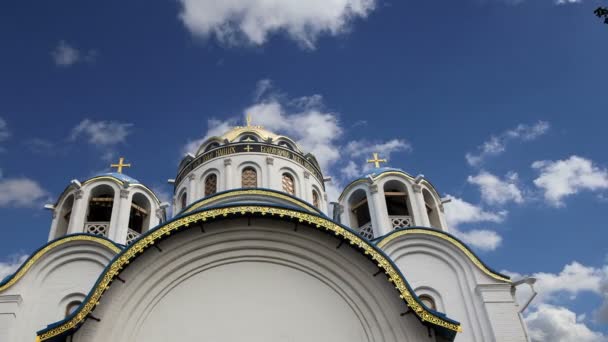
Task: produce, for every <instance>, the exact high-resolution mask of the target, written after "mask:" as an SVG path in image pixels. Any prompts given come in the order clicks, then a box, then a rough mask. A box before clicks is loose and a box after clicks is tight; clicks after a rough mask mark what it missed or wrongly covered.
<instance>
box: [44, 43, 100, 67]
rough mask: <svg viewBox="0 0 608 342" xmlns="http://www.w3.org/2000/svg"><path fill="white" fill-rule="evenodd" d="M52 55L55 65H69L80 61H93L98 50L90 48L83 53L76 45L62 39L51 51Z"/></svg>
mask: <svg viewBox="0 0 608 342" xmlns="http://www.w3.org/2000/svg"><path fill="white" fill-rule="evenodd" d="M51 57H52V58H53V62H55V65H57V66H60V67H69V66H71V65H74V64H76V63H78V62H83V61H84V62H93V61H94V60H95V58H97V52H96V51H95V50H88V51H87V52H84V53H83V52H81V51H79V50H78V49H77V48H75V47H74V46H71V45H69V44H68V43H67V42H66V41H64V40H61V41H59V43H58V44H57V46H56V47H55V48H54V49H53V51H51Z"/></svg>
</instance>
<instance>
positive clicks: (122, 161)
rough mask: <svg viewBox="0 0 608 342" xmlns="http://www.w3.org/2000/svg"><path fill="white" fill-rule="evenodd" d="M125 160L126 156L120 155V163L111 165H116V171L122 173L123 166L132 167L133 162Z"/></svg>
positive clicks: (111, 165)
mask: <svg viewBox="0 0 608 342" xmlns="http://www.w3.org/2000/svg"><path fill="white" fill-rule="evenodd" d="M124 161H125V158H123V157H120V158H119V159H118V164H110V167H115V168H116V172H118V173H122V168H123V167H131V164H125V163H124Z"/></svg>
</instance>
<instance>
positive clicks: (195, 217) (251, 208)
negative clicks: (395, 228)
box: [38, 205, 461, 341]
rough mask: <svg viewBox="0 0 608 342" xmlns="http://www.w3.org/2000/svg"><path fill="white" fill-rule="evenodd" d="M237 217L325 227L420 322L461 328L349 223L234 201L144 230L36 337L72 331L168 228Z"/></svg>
mask: <svg viewBox="0 0 608 342" xmlns="http://www.w3.org/2000/svg"><path fill="white" fill-rule="evenodd" d="M237 217H245V218H251V217H266V218H272V219H273V220H278V221H280V222H291V223H294V230H297V229H298V227H308V228H310V229H313V230H316V231H321V232H327V233H329V234H330V235H333V236H335V237H337V238H338V239H340V240H341V241H343V242H348V243H349V244H350V245H351V247H352V248H353V249H354V250H356V251H358V252H359V253H361V254H362V255H364V256H365V257H366V258H368V259H370V260H372V261H373V262H374V263H375V264H376V265H377V266H378V268H380V271H379V272H378V273H381V272H384V273H385V274H386V276H387V278H388V281H389V282H390V283H392V284H391V285H390V286H391V287H394V288H395V289H396V290H397V291H398V294H397V295H398V296H399V298H400V299H401V300H403V301H404V302H405V303H404V304H405V305H407V306H408V307H409V309H410V311H408V312H411V313H413V315H415V317H417V318H418V319H419V320H420V321H421V322H422V323H423V324H426V325H429V326H432V327H434V328H436V330H437V331H438V332H439V333H441V334H442V335H444V336H446V337H448V338H450V339H451V338H453V337H454V336H455V333H456V332H457V331H460V329H461V328H460V324H459V323H458V322H455V321H453V320H451V319H449V318H447V317H445V316H444V315H442V314H440V313H437V312H435V311H432V310H429V309H428V308H426V307H425V306H424V305H423V304H422V303H421V302H420V301H419V299H418V298H417V296H416V295H415V293H414V292H413V291H412V289H411V288H410V286H409V285H408V283H407V281H406V280H405V278H404V277H403V275H402V274H401V273H400V271H399V269H398V268H397V267H396V266H395V265H394V264H393V263H392V261H391V260H390V259H389V258H388V257H387V256H386V255H385V254H384V253H383V252H382V251H381V250H380V249H378V248H377V247H376V246H374V245H373V244H371V243H369V242H368V241H366V240H365V239H364V238H362V237H361V236H359V235H358V234H356V233H355V232H353V231H351V230H350V229H348V228H346V227H344V226H341V225H339V224H337V223H335V222H333V221H330V220H329V219H327V218H325V217H322V216H320V215H318V214H312V213H307V212H302V211H297V210H294V209H291V208H285V207H275V206H261V205H241V206H239V205H237V206H227V207H217V208H208V209H206V210H202V211H197V212H192V213H188V214H184V215H183V216H181V217H178V218H176V219H175V220H173V221H171V222H169V223H166V224H164V225H162V226H159V227H158V228H156V229H153V230H151V231H149V232H148V233H146V234H144V235H143V236H142V237H140V238H139V239H138V240H137V241H135V242H134V243H133V244H132V245H131V246H129V247H128V248H127V249H125V250H124V251H123V252H122V253H121V254H119V255H117V256H116V257H115V259H114V260H113V261H112V263H110V264H109V265H108V267H107V268H106V270H105V271H104V273H103V274H101V276H100V277H99V279H98V281H97V284H96V285H95V287H94V288H93V289H92V290H91V292H90V293H89V295H88V296H87V298H86V300H85V302H84V303H83V305H81V307H80V308H79V309H78V310H77V311H76V312H75V313H74V314H72V315H71V316H69V317H67V318H66V319H65V320H64V321H60V322H57V323H55V324H52V325H50V326H49V327H48V328H46V329H43V330H41V331H39V332H38V338H39V339H40V340H41V341H47V340H52V339H54V338H57V337H60V336H62V335H65V334H68V333H73V331H74V330H76V329H78V328H79V327H80V326H81V325H82V324H83V323H84V320H85V319H86V318H87V317H89V315H91V314H92V311H93V309H94V308H95V307H96V306H97V305H98V304H99V303H100V301H101V299H102V296H103V295H104V293H105V292H106V291H107V290H108V289H109V288H110V287H111V286H112V285H113V284H114V283H113V281H114V280H116V279H119V280H120V277H119V275H120V274H121V272H122V271H123V269H124V268H125V267H127V266H128V265H129V264H130V263H132V262H133V261H134V260H135V259H136V258H138V256H140V255H142V254H143V253H144V252H145V251H146V250H148V249H150V248H151V247H157V248H158V249H159V251H162V249H160V247H158V246H157V244H158V242H160V241H162V240H165V239H167V238H169V237H170V236H171V235H172V234H175V233H178V232H182V231H187V230H190V229H191V228H192V227H197V228H198V227H200V229H201V233H204V228H203V226H202V225H203V224H208V223H214V222H215V221H217V220H221V219H224V218H227V219H234V218H237ZM341 245H342V242H340V244H339V245H338V246H337V247H336V248H339V246H341ZM123 281H124V280H123ZM404 314H405V313H404Z"/></svg>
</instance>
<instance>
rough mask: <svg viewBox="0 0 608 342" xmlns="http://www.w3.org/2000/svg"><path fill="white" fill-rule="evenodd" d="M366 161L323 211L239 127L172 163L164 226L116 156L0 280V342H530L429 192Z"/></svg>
mask: <svg viewBox="0 0 608 342" xmlns="http://www.w3.org/2000/svg"><path fill="white" fill-rule="evenodd" d="M380 152H381V151H380ZM369 162H372V163H374V166H375V168H373V169H372V170H371V171H369V172H368V173H367V174H365V175H362V176H361V177H360V178H358V179H356V180H354V181H352V182H351V183H350V184H348V185H347V186H346V187H345V188H344V189H343V191H342V194H341V195H340V197H339V199H338V202H337V203H328V200H327V195H326V192H325V182H327V181H328V179H325V178H324V176H323V172H322V170H321V169H320V167H319V164H318V163H317V161H316V159H315V157H314V156H313V155H312V154H310V153H307V152H306V151H302V150H301V149H300V147H299V146H298V144H297V143H296V142H294V141H293V140H292V139H290V138H288V137H285V136H281V135H277V134H274V133H272V132H269V131H268V130H266V129H264V128H263V127H260V126H252V125H251V124H250V120H248V123H247V125H246V126H240V127H235V128H233V129H231V130H230V131H228V132H226V133H225V134H224V135H222V136H219V137H213V138H210V139H208V140H207V141H205V142H204V143H202V145H201V146H200V147H199V149H198V151H197V152H196V153H195V154H189V155H187V156H186V157H185V158H184V159H183V160H182V161H181V163H180V164H179V167H178V171H177V175H176V177H175V179H174V180H170V181H171V183H173V184H174V197H173V203H172V206H173V208H172V209H173V210H172V212H173V214H174V215H173V217H172V218H169V217H167V213H166V209H167V207H168V206H169V205H170V204H169V203H161V202H160V200H159V199H158V197H157V196H156V195H155V194H154V192H153V191H152V190H151V189H150V188H149V187H147V186H145V185H144V184H142V183H140V182H139V181H137V180H136V179H135V178H131V177H129V176H127V175H126V174H124V173H123V167H127V166H130V165H129V164H124V160H123V159H122V158H121V160H120V162H119V163H118V164H115V165H113V167H116V168H117V170H116V172H112V173H106V174H101V175H98V176H96V177H93V178H91V179H87V180H72V181H71V182H70V184H69V185H68V186H67V187H66V188H65V190H64V191H63V193H61V194H60V195H59V197H58V198H57V201H56V203H55V204H53V205H47V209H50V210H51V211H52V214H53V216H52V217H53V219H52V223H51V226H50V233H49V237H48V243H47V244H45V245H43V246H41V247H40V248H39V249H38V250H36V251H33V252H32V253H31V255H30V256H29V258H28V259H27V260H26V261H25V263H24V264H23V265H21V266H20V268H19V269H18V270H17V271H16V272H15V273H14V274H12V275H9V276H8V277H6V278H5V279H3V280H0V341H2V342H34V341H49V342H50V341H53V342H55V341H73V342H106V341H129V342H130V341H135V342H144V341H145V342H165V341H208V342H241V341H247V342H269V341H273V342H310V341H328V342H355V341H357V342H358V341H361V342H363V341H366V342H372V341H373V342H397V341H400V342H412V341H429V342H430V341H432V342H445V341H458V342H461V341H462V342H490V341H500V342H507V341H508V342H525V341H529V338H528V336H527V332H526V327H525V324H524V322H523V319H522V315H521V313H520V311H521V309H522V307H521V306H519V305H518V304H517V302H516V301H515V299H514V298H515V291H516V285H517V284H516V283H513V282H512V281H511V280H510V279H509V277H508V276H506V275H503V274H500V273H498V272H496V271H495V270H493V269H492V268H490V267H489V266H488V265H486V264H485V263H484V262H483V261H481V259H479V257H478V256H476V255H475V253H474V252H473V251H472V250H471V249H470V248H469V247H467V246H466V245H465V244H464V243H463V242H462V241H460V240H458V239H457V238H456V237H454V236H452V235H450V233H449V227H448V226H447V224H446V220H445V216H444V203H445V205H449V204H447V203H446V202H445V201H442V199H441V197H440V196H439V193H438V191H437V190H436V189H435V188H434V187H433V185H432V184H431V183H430V181H429V180H428V179H426V178H424V177H423V176H417V177H412V176H411V175H410V174H408V173H407V172H405V171H402V170H399V169H395V168H388V167H381V166H380V162H385V160H382V159H380V158H379V156H378V154H374V157H373V158H372V159H371V160H369Z"/></svg>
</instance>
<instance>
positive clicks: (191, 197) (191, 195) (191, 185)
mask: <svg viewBox="0 0 608 342" xmlns="http://www.w3.org/2000/svg"><path fill="white" fill-rule="evenodd" d="M195 178H196V176H195V175H194V174H193V173H191V174H189V175H188V195H187V198H186V199H187V201H186V203H187V204H188V205H190V204H192V203H194V201H196V200H197V199H198V197H197V194H196V193H197V191H196V182H195V181H194V179H195ZM182 209H183V208H182Z"/></svg>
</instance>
